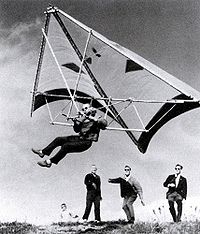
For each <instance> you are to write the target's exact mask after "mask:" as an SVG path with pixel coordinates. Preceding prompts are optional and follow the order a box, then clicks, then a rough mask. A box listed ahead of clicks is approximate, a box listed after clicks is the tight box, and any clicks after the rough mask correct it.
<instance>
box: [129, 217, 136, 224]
mask: <svg viewBox="0 0 200 234" xmlns="http://www.w3.org/2000/svg"><path fill="white" fill-rule="evenodd" d="M134 222H135V219H134V218H131V219H129V220H128V222H127V223H132V224H134Z"/></svg>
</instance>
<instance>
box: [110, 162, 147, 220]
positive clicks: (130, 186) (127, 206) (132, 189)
mask: <svg viewBox="0 0 200 234" xmlns="http://www.w3.org/2000/svg"><path fill="white" fill-rule="evenodd" d="M108 182H109V183H119V184H120V190H121V197H123V198H124V200H123V205H122V209H123V210H124V212H125V214H126V216H127V220H128V223H134V221H135V214H134V209H133V202H134V201H135V200H136V198H137V195H139V198H140V200H141V203H142V205H143V206H144V205H145V204H144V201H143V191H142V187H141V185H140V183H139V182H138V181H137V180H136V178H134V177H133V176H132V175H131V168H130V167H129V166H128V165H126V166H125V168H124V176H123V177H118V178H115V179H108Z"/></svg>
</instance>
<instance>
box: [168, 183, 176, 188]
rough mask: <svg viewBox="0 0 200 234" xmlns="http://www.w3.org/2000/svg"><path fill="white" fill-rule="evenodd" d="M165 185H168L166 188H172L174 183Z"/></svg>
mask: <svg viewBox="0 0 200 234" xmlns="http://www.w3.org/2000/svg"><path fill="white" fill-rule="evenodd" d="M167 187H168V188H169V187H171V188H173V187H175V184H173V183H171V184H168V185H167Z"/></svg>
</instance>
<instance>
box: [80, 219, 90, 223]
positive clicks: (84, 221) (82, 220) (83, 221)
mask: <svg viewBox="0 0 200 234" xmlns="http://www.w3.org/2000/svg"><path fill="white" fill-rule="evenodd" d="M87 222H88V220H87V219H81V220H79V223H83V224H86V223H87Z"/></svg>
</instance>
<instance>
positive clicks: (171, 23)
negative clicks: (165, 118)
mask: <svg viewBox="0 0 200 234" xmlns="http://www.w3.org/2000/svg"><path fill="white" fill-rule="evenodd" d="M48 4H49V1H45V0H43V1H36V0H13V1H11V0H1V1H0V11H1V12H0V22H1V23H0V35H1V37H0V51H1V53H0V77H1V85H0V107H1V115H0V127H1V131H0V140H1V147H0V158H1V163H0V188H1V189H0V200H1V202H0V220H8V219H19V220H25V219H27V220H28V221H29V220H30V221H31V222H46V221H48V220H55V217H56V216H57V214H58V211H59V207H60V204H61V203H63V202H66V203H67V204H68V206H69V207H70V208H71V209H72V210H74V211H75V212H77V213H78V215H80V216H82V215H83V212H84V208H85V192H86V190H85V186H84V184H83V180H84V176H85V174H86V173H88V172H90V168H91V164H94V163H95V164H96V165H97V167H98V173H99V175H100V176H101V178H102V196H103V201H102V219H103V220H104V219H113V218H115V219H118V218H121V217H122V218H125V216H124V214H123V212H122V211H121V203H120V202H121V200H120V197H119V186H117V185H110V184H108V183H107V180H108V178H110V177H111V178H112V177H117V176H119V175H122V173H123V167H124V165H126V164H129V165H130V166H131V167H132V172H133V174H134V175H135V176H136V177H137V178H138V180H139V181H140V182H141V185H142V186H143V190H144V199H145V202H146V204H147V205H149V204H151V203H152V202H155V201H157V200H162V199H164V198H165V192H166V190H165V188H163V187H162V183H163V182H164V180H165V179H166V177H167V176H168V174H170V173H174V166H175V164H176V163H181V164H182V165H183V166H184V171H183V174H184V175H185V176H186V177H187V179H188V185H189V190H188V195H189V197H194V196H199V188H198V186H197V185H198V183H199V181H200V174H199V150H200V146H199V141H200V125H199V121H200V111H199V109H197V110H194V111H191V112H188V113H186V114H184V115H182V116H179V117H178V118H176V119H174V120H172V121H170V122H169V123H167V124H166V125H165V126H164V127H163V128H162V129H161V130H159V132H158V133H157V134H156V135H155V136H154V138H153V140H152V142H151V143H150V146H149V149H148V151H147V153H146V154H144V155H143V154H141V153H140V152H139V151H138V150H137V148H136V147H135V145H134V144H133V143H132V142H131V141H130V140H129V138H128V137H127V135H126V134H125V133H119V132H110V131H109V132H105V131H104V132H103V133H102V134H101V136H100V140H99V142H98V143H96V144H94V145H93V147H92V148H91V149H90V150H89V151H87V152H84V153H82V154H71V155H68V156H67V157H66V158H65V159H63V160H62V161H61V162H60V163H59V165H57V166H53V167H52V168H50V169H46V168H40V167H39V166H38V165H37V160H38V158H37V156H36V155H33V154H32V152H31V148H32V147H35V148H39V147H44V146H45V145H46V144H47V143H49V142H50V141H51V140H52V139H53V138H54V137H56V136H59V135H63V134H66V135H67V134H69V133H70V131H69V130H68V129H63V127H55V126H50V125H49V123H48V119H47V118H46V114H45V111H46V109H45V108H44V110H41V111H40V112H38V113H37V112H36V113H35V114H34V116H33V118H30V104H31V93H30V92H31V90H32V87H33V81H34V77H35V73H36V66H37V60H38V53H39V48H40V42H41V27H42V26H43V22H44V18H45V17H44V14H43V12H44V11H45V10H46V8H47V6H48ZM51 4H53V5H55V6H57V7H59V8H60V9H62V10H63V11H65V12H66V13H68V14H69V15H71V16H73V17H75V18H76V19H78V20H79V21H81V22H83V23H84V24H86V25H88V26H89V27H91V28H93V29H95V30H96V31H98V32H99V33H101V34H103V35H104V36H106V37H108V38H109V39H111V40H112V41H115V42H117V43H119V44H120V45H122V46H124V47H127V48H128V49H130V50H132V51H134V52H136V53H138V54H139V55H141V56H143V57H144V58H145V59H147V60H149V61H151V62H152V63H154V64H156V65H157V66H159V67H161V68H162V69H164V70H166V71H167V72H169V73H171V74H173V75H174V76H176V77H177V78H179V79H180V80H182V81H184V82H186V83H188V84H189V85H191V86H192V87H193V88H196V89H197V90H198V91H200V80H199V71H200V57H199V55H200V43H199V42H200V17H199V15H200V3H199V1H194V0H184V1H178V0H154V1H153V0H152V1H151V0H110V1H108V0H102V1H101V0H98V1H92V0H71V1H70V0H65V1H62V0H59V1H54V0H52V1H51ZM135 205H136V207H140V206H141V205H140V203H139V201H137V202H136V204H135ZM143 209H145V208H143ZM120 215H121V216H120ZM119 216H120V217H119ZM136 216H137V213H136ZM91 217H93V216H91ZM141 218H142V217H141Z"/></svg>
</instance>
